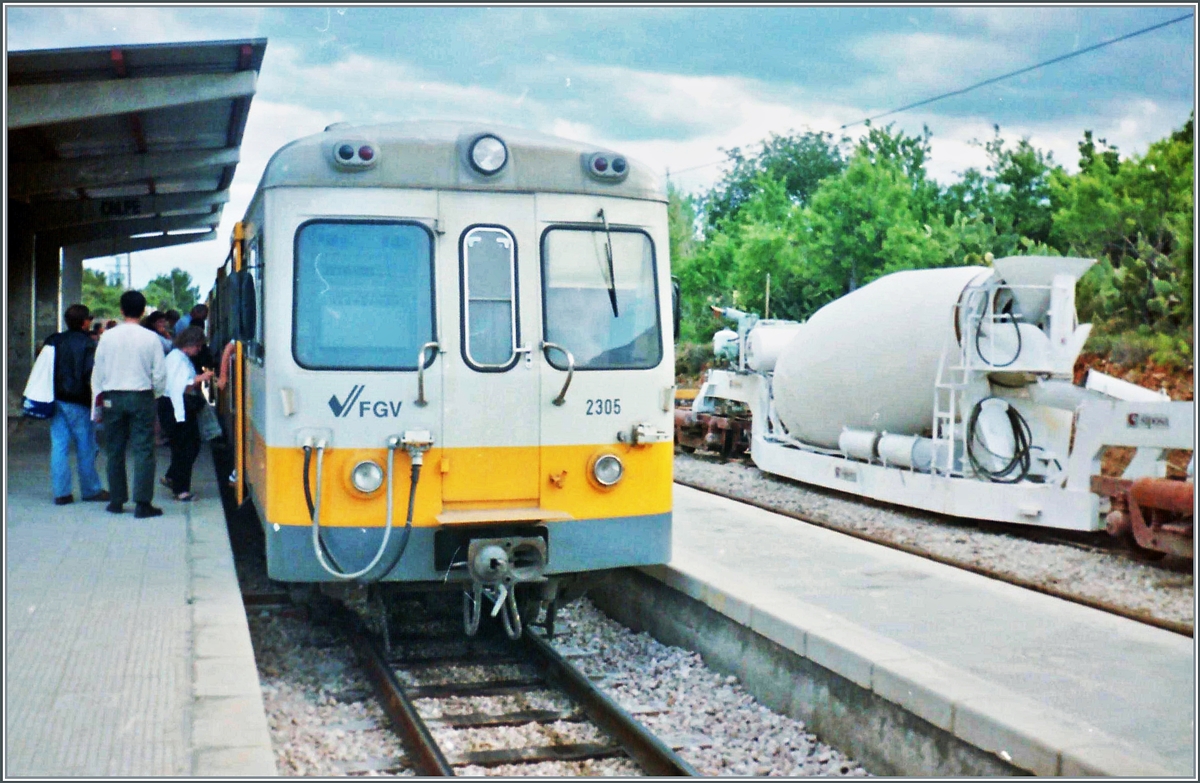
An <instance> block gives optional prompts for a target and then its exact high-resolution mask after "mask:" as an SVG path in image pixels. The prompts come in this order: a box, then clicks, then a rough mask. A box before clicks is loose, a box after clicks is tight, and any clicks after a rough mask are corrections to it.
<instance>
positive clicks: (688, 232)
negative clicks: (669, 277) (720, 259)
mask: <svg viewBox="0 0 1200 783" xmlns="http://www.w3.org/2000/svg"><path fill="white" fill-rule="evenodd" d="M667 230H668V233H669V234H670V240H671V263H672V265H675V264H678V263H679V262H680V261H682V260H683V259H686V258H691V256H692V255H693V254H694V253H695V252H696V200H695V199H694V198H693V197H692V196H690V195H688V194H686V193H680V192H679V188H677V187H675V185H673V184H672V183H670V182H668V183H667Z"/></svg>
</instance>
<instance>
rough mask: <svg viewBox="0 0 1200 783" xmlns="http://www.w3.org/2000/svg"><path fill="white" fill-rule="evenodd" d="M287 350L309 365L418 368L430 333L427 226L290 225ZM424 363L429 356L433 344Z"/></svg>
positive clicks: (430, 268)
mask: <svg viewBox="0 0 1200 783" xmlns="http://www.w3.org/2000/svg"><path fill="white" fill-rule="evenodd" d="M294 258H295V264H296V267H295V276H294V277H295V283H294V285H295V288H294V291H295V296H294V297H293V308H294V311H293V313H292V355H293V357H294V358H295V360H296V363H297V364H299V365H300V366H301V367H305V368H308V369H338V370H416V369H417V352H418V351H419V350H420V348H421V346H422V345H424V344H425V343H427V342H430V341H433V340H435V339H436V337H435V326H434V325H435V323H436V321H435V318H436V312H435V310H434V298H433V234H432V232H430V230H429V229H428V228H426V227H425V226H423V225H421V224H419V223H412V222H405V221H363V220H358V221H354V220H333V219H317V220H310V221H308V222H307V223H304V224H302V225H301V226H300V228H299V229H297V230H296V238H295V245H294ZM429 353H430V356H429V357H428V358H427V359H426V366H428V365H429V364H431V363H432V362H433V359H434V358H435V357H434V355H433V352H429Z"/></svg>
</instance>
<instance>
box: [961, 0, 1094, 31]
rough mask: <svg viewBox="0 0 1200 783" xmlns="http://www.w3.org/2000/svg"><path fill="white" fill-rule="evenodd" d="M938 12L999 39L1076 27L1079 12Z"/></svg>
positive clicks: (1020, 9)
mask: <svg viewBox="0 0 1200 783" xmlns="http://www.w3.org/2000/svg"><path fill="white" fill-rule="evenodd" d="M1092 10H1094V9H1092ZM938 11H939V13H941V14H945V15H946V16H948V17H949V18H950V19H951V20H953V21H955V22H957V23H959V24H963V25H969V26H972V27H977V28H982V29H983V30H986V31H987V32H989V33H992V34H995V35H1002V36H1009V35H1014V34H1019V35H1023V36H1026V35H1031V34H1032V35H1042V34H1044V33H1045V32H1046V30H1047V29H1048V28H1064V29H1065V28H1070V27H1078V24H1079V18H1080V14H1079V11H1078V10H1077V9H1074V8H1029V7H1014V8H998V7H961V8H941V9H938Z"/></svg>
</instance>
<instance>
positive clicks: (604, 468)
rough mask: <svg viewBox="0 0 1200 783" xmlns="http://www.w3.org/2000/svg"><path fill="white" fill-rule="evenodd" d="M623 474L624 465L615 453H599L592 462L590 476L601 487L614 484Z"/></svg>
mask: <svg viewBox="0 0 1200 783" xmlns="http://www.w3.org/2000/svg"><path fill="white" fill-rule="evenodd" d="M624 475H625V466H624V465H623V464H622V463H621V458H620V457H618V456H617V455H616V454H601V455H600V456H599V457H597V458H596V461H595V462H593V463H592V477H593V478H594V479H596V482H597V483H598V484H600V485H601V486H603V487H611V486H614V485H616V483H617V482H618V481H620V480H621V477H622V476H624Z"/></svg>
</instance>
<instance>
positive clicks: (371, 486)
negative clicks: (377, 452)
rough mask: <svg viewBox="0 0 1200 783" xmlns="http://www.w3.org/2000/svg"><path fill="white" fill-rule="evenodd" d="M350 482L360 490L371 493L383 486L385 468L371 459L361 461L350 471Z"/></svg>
mask: <svg viewBox="0 0 1200 783" xmlns="http://www.w3.org/2000/svg"><path fill="white" fill-rule="evenodd" d="M350 483H352V484H353V485H354V488H355V489H357V490H358V491H359V492H362V493H364V494H368V495H369V494H370V493H372V492H374V491H375V490H377V489H379V488H380V487H381V486H383V468H381V467H379V465H377V464H375V463H374V462H371V461H370V460H366V461H364V462H360V463H358V464H357V465H355V466H354V470H352V471H350Z"/></svg>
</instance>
